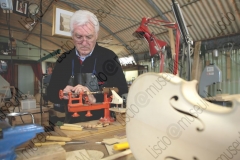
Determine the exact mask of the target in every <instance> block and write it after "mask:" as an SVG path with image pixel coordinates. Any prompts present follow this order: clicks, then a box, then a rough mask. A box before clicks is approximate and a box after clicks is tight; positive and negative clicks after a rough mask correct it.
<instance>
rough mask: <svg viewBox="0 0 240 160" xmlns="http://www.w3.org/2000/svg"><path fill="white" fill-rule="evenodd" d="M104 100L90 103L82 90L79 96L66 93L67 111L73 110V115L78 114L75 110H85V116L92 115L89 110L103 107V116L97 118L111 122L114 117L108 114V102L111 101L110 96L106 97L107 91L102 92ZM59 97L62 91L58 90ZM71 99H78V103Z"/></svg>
mask: <svg viewBox="0 0 240 160" xmlns="http://www.w3.org/2000/svg"><path fill="white" fill-rule="evenodd" d="M103 96H104V100H103V102H102V103H95V104H90V103H89V101H88V96H86V95H84V94H83V93H82V92H81V93H80V94H79V97H77V98H73V97H72V93H71V92H69V93H68V97H69V99H68V112H73V115H72V116H73V117H78V116H80V115H79V114H78V113H77V112H82V111H87V114H86V115H85V116H86V117H90V116H92V114H91V112H90V111H92V110H99V109H104V117H103V118H100V119H99V120H100V121H101V122H113V121H115V119H114V118H113V117H111V116H110V110H109V108H110V102H111V101H112V97H111V96H110V97H108V96H107V93H103ZM59 98H60V99H62V98H63V91H62V90H60V91H59ZM83 99H84V100H85V103H83ZM72 101H78V103H72Z"/></svg>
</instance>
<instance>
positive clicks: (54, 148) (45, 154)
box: [16, 144, 66, 160]
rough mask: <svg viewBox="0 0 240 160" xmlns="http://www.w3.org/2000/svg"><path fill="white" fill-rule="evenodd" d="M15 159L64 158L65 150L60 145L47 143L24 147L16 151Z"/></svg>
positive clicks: (59, 159)
mask: <svg viewBox="0 0 240 160" xmlns="http://www.w3.org/2000/svg"><path fill="white" fill-rule="evenodd" d="M16 154H17V158H16V160H25V159H29V160H43V159H47V160H56V159H58V160H65V159H66V151H65V150H64V149H63V148H62V146H60V145H57V144H55V145H49V146H41V147H34V148H25V149H24V150H18V151H16Z"/></svg>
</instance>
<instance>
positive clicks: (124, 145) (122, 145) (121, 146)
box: [113, 142, 129, 151]
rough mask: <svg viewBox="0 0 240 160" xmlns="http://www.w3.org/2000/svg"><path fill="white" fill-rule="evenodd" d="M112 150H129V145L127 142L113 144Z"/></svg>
mask: <svg viewBox="0 0 240 160" xmlns="http://www.w3.org/2000/svg"><path fill="white" fill-rule="evenodd" d="M113 149H114V150H115V151H121V150H124V149H129V144H128V142H123V143H118V144H114V145H113Z"/></svg>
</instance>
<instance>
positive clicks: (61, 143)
mask: <svg viewBox="0 0 240 160" xmlns="http://www.w3.org/2000/svg"><path fill="white" fill-rule="evenodd" d="M52 144H59V145H62V146H63V145H65V144H66V143H65V142H44V143H34V145H35V146H36V147H41V146H47V145H52Z"/></svg>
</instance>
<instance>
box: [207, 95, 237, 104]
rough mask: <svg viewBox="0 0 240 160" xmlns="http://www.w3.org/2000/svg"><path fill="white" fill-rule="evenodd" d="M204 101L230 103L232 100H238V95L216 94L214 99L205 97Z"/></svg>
mask: <svg viewBox="0 0 240 160" xmlns="http://www.w3.org/2000/svg"><path fill="white" fill-rule="evenodd" d="M205 99H206V100H209V101H225V102H226V101H231V100H233V99H240V94H232V95H230V94H218V95H216V96H214V97H207V98H205Z"/></svg>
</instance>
